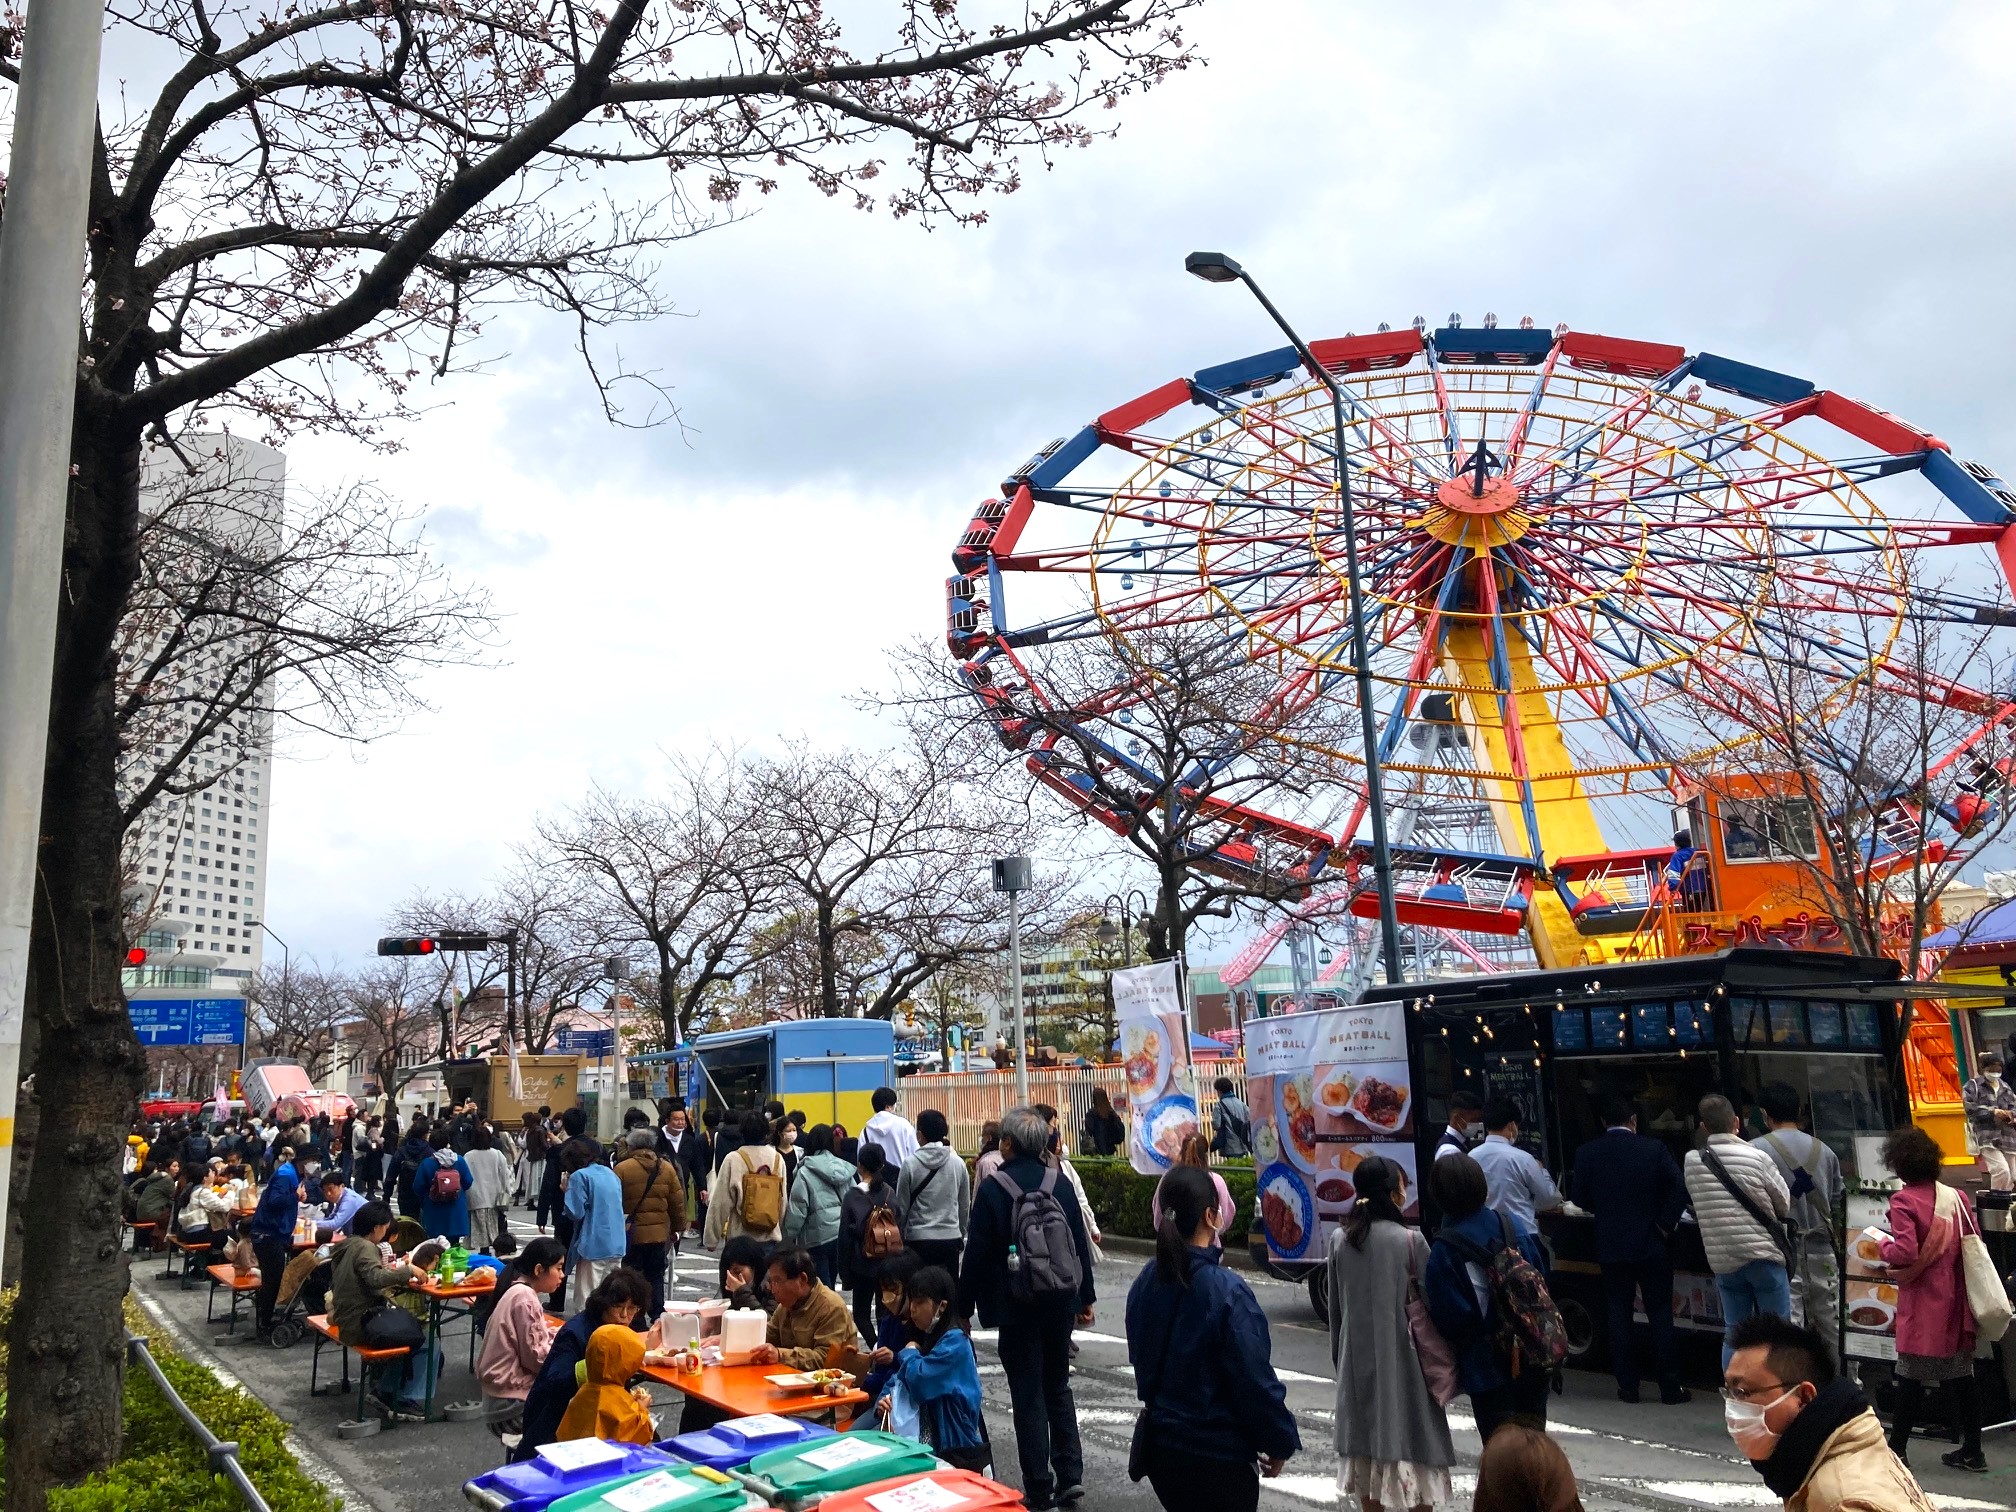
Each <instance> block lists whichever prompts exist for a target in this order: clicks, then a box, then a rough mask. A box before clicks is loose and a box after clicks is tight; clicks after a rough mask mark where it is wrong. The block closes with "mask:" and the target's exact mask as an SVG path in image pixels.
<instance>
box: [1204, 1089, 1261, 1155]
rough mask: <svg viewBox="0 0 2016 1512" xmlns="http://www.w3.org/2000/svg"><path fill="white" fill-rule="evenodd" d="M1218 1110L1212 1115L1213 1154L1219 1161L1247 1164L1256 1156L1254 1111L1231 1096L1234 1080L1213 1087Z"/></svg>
mask: <svg viewBox="0 0 2016 1512" xmlns="http://www.w3.org/2000/svg"><path fill="white" fill-rule="evenodd" d="M1211 1090H1212V1091H1214V1092H1216V1093H1217V1094H1218V1106H1217V1108H1216V1109H1215V1110H1214V1111H1213V1112H1212V1114H1211V1153H1212V1154H1213V1155H1216V1156H1217V1157H1218V1158H1219V1159H1220V1160H1244V1159H1245V1158H1246V1157H1248V1156H1249V1155H1251V1154H1252V1153H1253V1110H1252V1109H1251V1108H1249V1107H1247V1106H1246V1100H1245V1099H1244V1098H1243V1097H1234V1096H1233V1095H1232V1078H1231V1077H1229V1076H1221V1077H1219V1078H1218V1080H1216V1081H1214V1082H1213V1083H1211Z"/></svg>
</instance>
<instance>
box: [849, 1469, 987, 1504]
mask: <svg viewBox="0 0 2016 1512" xmlns="http://www.w3.org/2000/svg"><path fill="white" fill-rule="evenodd" d="M1021 1504H1022V1493H1021V1492H1019V1491H1015V1490H1011V1489H1010V1488H1009V1487H1007V1486H1004V1485H1002V1484H1001V1483H1000V1482H999V1481H991V1480H989V1479H987V1477H986V1476H984V1475H981V1474H980V1473H979V1472H978V1471H974V1470H932V1471H930V1472H928V1473H926V1474H924V1475H902V1476H896V1477H894V1478H893V1479H890V1480H885V1481H874V1482H872V1483H870V1484H869V1485H866V1486H860V1487H857V1488H855V1489H854V1490H852V1491H848V1492H844V1493H843V1494H841V1495H839V1496H835V1497H832V1498H830V1499H828V1500H826V1501H823V1502H821V1503H820V1504H819V1512H996V1509H1005V1508H1009V1507H1018V1506H1020V1505H1021Z"/></svg>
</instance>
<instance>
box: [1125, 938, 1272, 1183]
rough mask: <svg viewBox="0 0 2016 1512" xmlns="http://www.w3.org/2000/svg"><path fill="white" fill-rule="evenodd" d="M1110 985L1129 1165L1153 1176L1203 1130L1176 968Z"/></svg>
mask: <svg viewBox="0 0 2016 1512" xmlns="http://www.w3.org/2000/svg"><path fill="white" fill-rule="evenodd" d="M1112 983H1113V1013H1114V1017H1115V1019H1117V1020H1118V1022H1119V1025H1120V1062H1121V1069H1122V1071H1123V1072H1124V1073H1125V1075H1126V1077H1127V1102H1128V1111H1129V1113H1130V1115H1131V1116H1130V1117H1129V1118H1128V1120H1127V1158H1128V1161H1129V1162H1130V1163H1131V1164H1132V1165H1133V1167H1134V1169H1135V1170H1137V1171H1139V1172H1141V1174H1142V1175H1144V1176H1156V1175H1159V1174H1161V1173H1162V1172H1163V1171H1166V1170H1168V1169H1169V1167H1170V1166H1171V1165H1173V1164H1175V1161H1176V1157H1177V1156H1178V1155H1179V1154H1181V1153H1182V1150H1183V1141H1184V1140H1186V1139H1188V1138H1189V1137H1190V1136H1191V1135H1192V1134H1195V1133H1197V1132H1198V1131H1199V1128H1200V1127H1201V1126H1200V1124H1199V1122H1198V1118H1197V1080H1196V1073H1195V1072H1194V1071H1193V1070H1192V1069H1191V1067H1190V1030H1189V1025H1188V1024H1187V1022H1186V1021H1185V1019H1184V1017H1183V992H1182V987H1181V985H1180V984H1179V983H1178V981H1177V979H1176V963H1175V962H1174V961H1151V962H1149V963H1148V964H1147V965H1146V966H1135V967H1131V968H1129V969H1127V970H1125V971H1116V972H1114V973H1113V975H1112ZM1249 1095H1250V1094H1249Z"/></svg>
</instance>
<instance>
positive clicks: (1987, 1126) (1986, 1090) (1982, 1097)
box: [1960, 1076, 2016, 1154]
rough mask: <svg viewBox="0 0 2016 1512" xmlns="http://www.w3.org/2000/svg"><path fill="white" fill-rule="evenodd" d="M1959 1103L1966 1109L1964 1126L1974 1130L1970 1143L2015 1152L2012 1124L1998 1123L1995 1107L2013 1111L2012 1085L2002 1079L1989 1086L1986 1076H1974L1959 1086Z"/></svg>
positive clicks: (2014, 1092) (2015, 1126)
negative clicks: (1962, 1085) (1996, 1084)
mask: <svg viewBox="0 0 2016 1512" xmlns="http://www.w3.org/2000/svg"><path fill="white" fill-rule="evenodd" d="M1960 1105H1961V1106H1962V1107H1963V1108H1965V1109H1966V1110H1967V1127H1968V1128H1970V1129H1972V1130H1973V1131H1974V1143H1975V1144H1976V1146H1978V1147H1979V1148H1981V1149H1984V1150H2007V1151H2009V1152H2010V1153H2011V1154H2016V1124H2006V1123H2000V1122H1998V1121H1997V1120H1996V1118H1995V1112H1996V1110H1997V1109H2003V1110H2005V1111H2007V1112H2010V1113H2016V1087H2012V1086H2011V1085H2010V1084H2009V1081H2008V1078H2006V1077H2005V1078H2003V1080H2002V1082H2001V1084H2000V1085H1999V1086H1990V1085H1989V1083H1988V1078H1987V1077H1985V1076H1977V1077H1975V1078H1974V1080H1972V1081H1970V1082H1969V1083H1967V1085H1966V1086H1964V1087H1962V1088H1961V1089H1960Z"/></svg>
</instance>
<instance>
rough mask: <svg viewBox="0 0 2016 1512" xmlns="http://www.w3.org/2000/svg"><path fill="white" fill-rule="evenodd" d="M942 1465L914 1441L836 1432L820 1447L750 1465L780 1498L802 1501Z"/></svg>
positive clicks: (776, 1453)
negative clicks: (938, 1464) (774, 1488)
mask: <svg viewBox="0 0 2016 1512" xmlns="http://www.w3.org/2000/svg"><path fill="white" fill-rule="evenodd" d="M937 1462H938V1460H937V1456H935V1455H934V1454H932V1452H931V1450H930V1449H929V1447H928V1446H926V1445H924V1444H920V1443H918V1442H917V1441H916V1440H915V1439H907V1438H898V1437H897V1436H896V1435H895V1434H893V1433H877V1432H874V1431H872V1430H870V1431H863V1432H860V1433H836V1434H835V1435H833V1437H831V1438H827V1439H820V1440H819V1441H818V1442H817V1443H811V1444H797V1445H793V1446H792V1447H791V1448H788V1449H772V1450H771V1451H769V1452H768V1453H767V1454H759V1455H757V1456H756V1458H754V1459H753V1460H751V1461H750V1462H749V1473H750V1474H751V1475H753V1476H755V1477H756V1478H757V1479H759V1480H762V1481H766V1482H768V1483H769V1484H770V1485H772V1486H774V1487H776V1488H777V1490H778V1492H779V1493H781V1494H783V1495H786V1496H788V1497H790V1498H791V1499H793V1500H802V1499H803V1498H805V1497H807V1496H812V1495H820V1496H825V1495H830V1494H831V1493H833V1492H835V1491H846V1490H850V1489H851V1488H853V1487H855V1486H862V1485H866V1484H867V1483H868V1482H869V1481H876V1480H888V1479H890V1478H891V1477H892V1476H898V1475H907V1474H910V1473H911V1472H913V1471H922V1470H929V1469H930V1468H931V1467H932V1466H933V1465H935V1464H936V1463H937Z"/></svg>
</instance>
